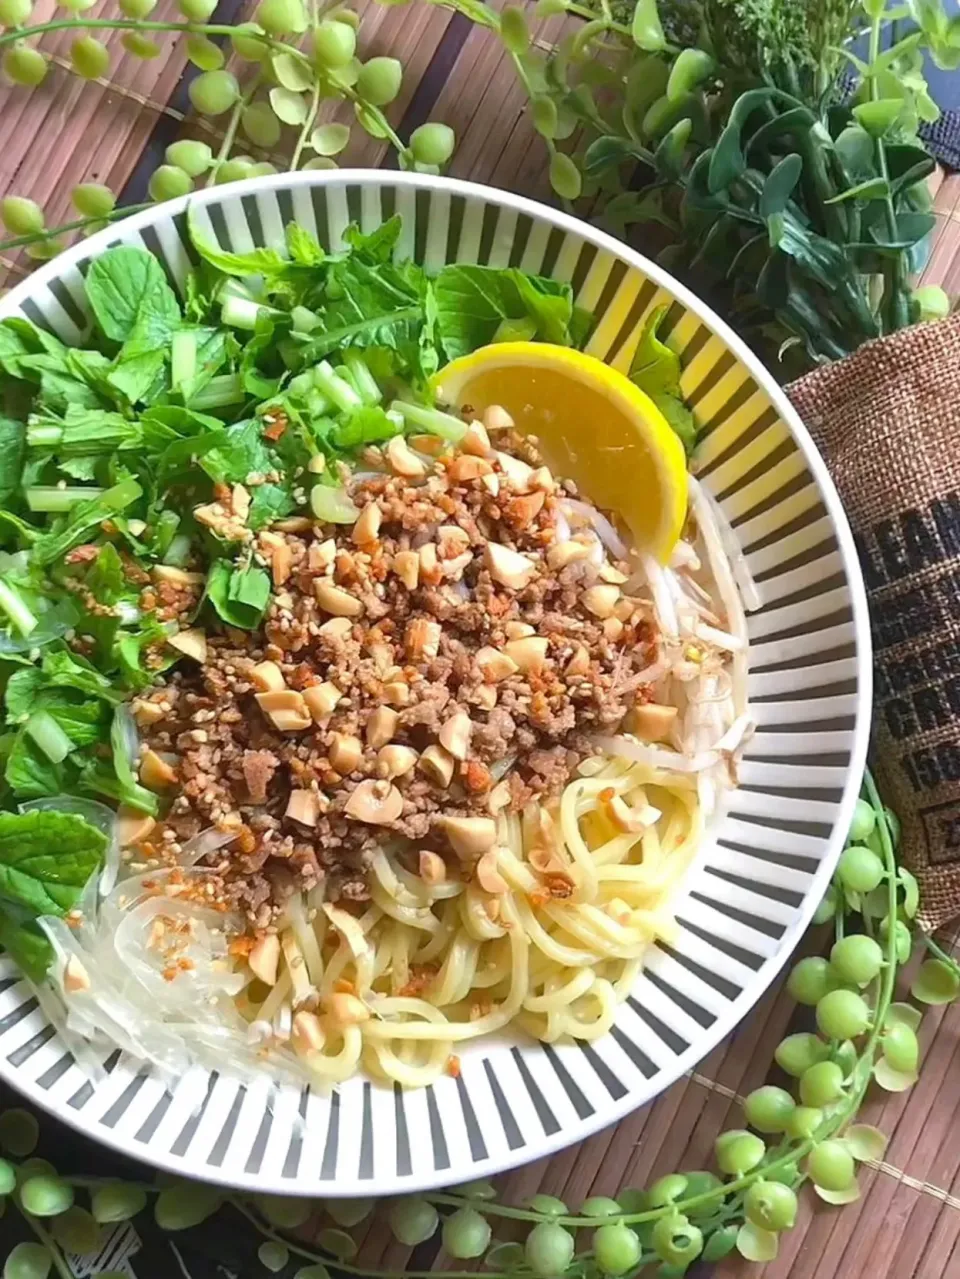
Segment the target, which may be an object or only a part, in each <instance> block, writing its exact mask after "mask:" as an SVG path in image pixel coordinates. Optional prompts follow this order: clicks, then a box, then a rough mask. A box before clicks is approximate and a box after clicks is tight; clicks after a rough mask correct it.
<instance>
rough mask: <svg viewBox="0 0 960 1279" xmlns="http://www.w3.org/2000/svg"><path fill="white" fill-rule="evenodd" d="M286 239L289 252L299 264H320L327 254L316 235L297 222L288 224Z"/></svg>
mask: <svg viewBox="0 0 960 1279" xmlns="http://www.w3.org/2000/svg"><path fill="white" fill-rule="evenodd" d="M286 240H287V252H288V253H289V254H290V257H291V258H292V259H293V261H294V262H296V263H297V265H298V266H320V264H321V263H322V262H323V260H324V258H325V257H326V256H327V255H326V254H325V253H324V251H323V249H321V247H320V245H319V244H318V243H317V240H316V237H315V236H312V235H311V234H310V232H309V231H307V230H306V229H305V228H304V227H302V226H299V225H298V224H297V223H296V222H291V223H290V224H289V225H288V226H287V229H286Z"/></svg>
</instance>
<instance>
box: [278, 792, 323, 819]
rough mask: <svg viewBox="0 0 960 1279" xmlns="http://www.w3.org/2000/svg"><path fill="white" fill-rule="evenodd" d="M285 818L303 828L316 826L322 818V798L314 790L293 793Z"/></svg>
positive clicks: (291, 793) (288, 801) (288, 802)
mask: <svg viewBox="0 0 960 1279" xmlns="http://www.w3.org/2000/svg"><path fill="white" fill-rule="evenodd" d="M285 816H286V817H291V818H292V819H293V820H294V821H295V822H300V823H301V825H303V826H316V824H317V819H318V818H319V816H320V796H319V795H318V794H317V793H316V791H312V790H294V791H291V792H290V798H289V799H288V800H287V807H286V811H285Z"/></svg>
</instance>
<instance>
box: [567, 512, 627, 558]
mask: <svg viewBox="0 0 960 1279" xmlns="http://www.w3.org/2000/svg"><path fill="white" fill-rule="evenodd" d="M560 509H561V510H562V511H565V512H567V513H568V514H571V515H579V516H580V517H581V519H583V520H585V521H586V523H588V524H592V525H593V527H594V528H595V529H596V531H597V534H598V536H599V538H600V541H601V542H602V543H603V544H604V546H605V547H606V548H607V550H608V551H609V552H610V554H611V555H613V556H615V557H616V559H618V560H625V559H627V558H628V557H629V555H630V548H629V547H628V546H627V544H626V542H625V541H624V540H623V538H622V537H621V536H620V534H619V533H618V532H617V530H616V529H615V528H614V527H613V525H612V524H611V522H610V521H609V520H608V519H607V517H606V516H605V515H603V514H602V513H601V512H600V511H598V510H597V508H596V507H595V506H591V505H590V504H589V502H578V501H576V500H575V499H574V498H572V497H568V498H564V499H563V500H562V501H561V502H560Z"/></svg>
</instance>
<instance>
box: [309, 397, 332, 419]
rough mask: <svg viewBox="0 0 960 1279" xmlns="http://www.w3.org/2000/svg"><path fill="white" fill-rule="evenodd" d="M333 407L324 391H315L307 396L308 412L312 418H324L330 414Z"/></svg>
mask: <svg viewBox="0 0 960 1279" xmlns="http://www.w3.org/2000/svg"><path fill="white" fill-rule="evenodd" d="M332 408H333V405H332V404H331V403H330V401H329V400H328V399H327V397H326V396H325V395H324V394H323V392H322V391H317V390H313V391H311V392H310V394H309V395H308V396H307V410H308V412H309V413H310V416H311V417H315V418H316V417H323V416H324V415H325V414H327V413H329V412H330V411H331V409H332Z"/></svg>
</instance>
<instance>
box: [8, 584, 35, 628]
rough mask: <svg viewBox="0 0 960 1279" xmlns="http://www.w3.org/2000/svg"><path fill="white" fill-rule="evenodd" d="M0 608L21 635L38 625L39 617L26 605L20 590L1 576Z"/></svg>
mask: <svg viewBox="0 0 960 1279" xmlns="http://www.w3.org/2000/svg"><path fill="white" fill-rule="evenodd" d="M0 609H2V610H3V612H4V613H6V615H7V617H8V618H9V619H10V624H11V625H12V626H13V627H14V628H15V630H17V631H19V632H20V634H21V635H29V634H30V632H31V631H32V630H33V629H34V627H35V626H36V625H37V618H36V615H35V614H34V613H32V612H31V610H30V609H29V608H28V607H27V606H26V604H25V603H24V602H23V600H22V598H21V597H20V594H19V592H18V591H17V590H16V589H15V587H13V586H11V585H10V583H9V582H5V581H4V580H3V578H2V577H0Z"/></svg>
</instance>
